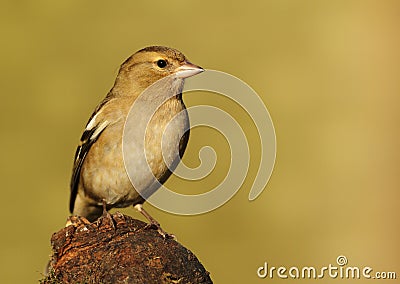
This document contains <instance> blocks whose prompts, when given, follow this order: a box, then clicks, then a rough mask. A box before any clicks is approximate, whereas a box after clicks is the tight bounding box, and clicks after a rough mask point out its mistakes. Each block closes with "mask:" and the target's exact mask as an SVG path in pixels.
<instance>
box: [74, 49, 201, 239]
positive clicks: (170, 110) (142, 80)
mask: <svg viewBox="0 0 400 284" xmlns="http://www.w3.org/2000/svg"><path fill="white" fill-rule="evenodd" d="M202 71H204V70H203V69H202V68H201V67H199V66H196V65H194V64H192V63H190V62H189V61H188V60H187V59H186V57H185V56H184V55H183V54H182V53H181V52H179V51H178V50H175V49H172V48H168V47H163V46H150V47H146V48H144V49H141V50H139V51H138V52H136V53H135V54H133V55H132V56H131V57H129V58H128V59H127V60H126V61H125V62H124V63H123V64H122V65H121V67H120V69H119V72H118V75H117V77H116V80H115V83H114V86H113V87H112V89H111V90H110V91H109V93H108V94H107V96H106V97H105V98H104V99H103V101H102V102H100V104H99V105H98V106H97V107H96V109H95V111H94V112H93V114H92V116H91V117H90V119H89V121H88V123H87V125H86V129H85V130H84V132H83V135H82V138H81V141H80V143H79V145H78V148H77V150H76V154H75V162H74V166H73V173H72V178H71V198H70V211H71V213H72V214H73V215H78V216H83V217H85V218H87V219H88V220H89V221H90V222H93V221H95V220H96V219H97V218H98V217H100V216H101V215H102V213H103V209H104V210H109V209H111V208H114V207H127V206H130V205H133V206H134V207H135V208H136V209H137V210H138V211H139V212H141V213H142V214H143V215H144V216H145V217H146V218H147V219H148V220H149V222H150V223H151V224H154V225H156V226H157V228H158V229H159V232H160V233H161V234H163V235H165V232H164V231H163V230H162V229H161V227H160V225H159V224H158V222H156V220H154V219H153V218H152V217H151V216H150V215H149V214H148V213H147V212H146V211H145V210H144V209H143V207H142V205H143V202H144V201H145V198H143V197H142V196H141V195H140V194H139V193H138V192H137V190H136V189H135V187H134V186H133V185H132V183H131V181H130V180H129V177H128V175H127V172H126V169H125V165H124V156H123V152H122V144H123V142H122V139H123V131H124V125H125V122H126V119H127V116H128V113H129V110H130V108H131V106H132V105H133V103H134V102H135V100H136V99H137V98H138V97H139V96H140V95H141V94H142V92H143V91H144V90H146V89H147V88H148V87H149V86H150V85H152V84H153V83H155V82H157V81H158V80H160V79H163V78H166V77H167V76H168V78H171V80H169V81H167V82H168V84H165V85H163V88H165V89H164V90H163V91H164V92H165V91H166V92H167V93H168V92H175V94H178V95H174V96H172V97H171V98H170V99H168V101H166V102H165V103H164V104H162V105H161V106H160V107H159V108H158V109H157V111H156V112H155V114H154V117H153V118H152V119H151V120H150V123H149V124H148V125H147V128H146V140H145V144H146V145H145V147H146V152H149V153H150V154H151V155H150V161H149V166H150V168H151V171H152V174H153V175H154V177H156V178H157V179H158V181H159V182H160V183H163V182H165V181H166V180H167V179H168V177H169V176H170V175H171V171H170V170H169V169H168V166H167V165H166V164H165V161H164V160H163V153H162V150H161V140H162V133H163V132H164V130H165V128H166V126H167V124H168V123H169V122H170V120H171V119H172V118H173V117H174V116H175V115H176V114H178V113H179V112H181V111H184V113H185V115H181V116H179V118H178V120H179V121H178V124H176V125H177V126H176V127H175V128H174V129H173V130H172V132H173V133H172V134H173V135H170V136H168V137H167V139H175V140H176V139H180V141H171V142H173V143H171V145H173V144H174V143H175V142H178V144H179V154H180V155H182V154H183V152H184V150H185V148H186V144H187V141H188V138H189V131H186V129H188V128H187V127H188V125H189V119H188V116H187V113H186V111H185V110H186V108H185V105H184V103H183V101H182V95H181V92H182V89H183V84H184V79H185V78H187V77H190V76H193V75H195V74H198V73H200V72H202ZM130 123H132V122H130ZM130 127H136V126H135V125H130ZM164 139H165V138H164ZM130 143H133V145H130V146H132V147H135V141H131V142H130ZM175 144H176V143H175ZM167 151H170V154H171V155H175V156H174V160H177V161H179V155H178V154H177V153H178V151H176V149H172V148H170V149H168V148H167ZM147 156H148V155H147ZM125 158H126V157H125ZM128 158H129V159H135V156H134V155H129V156H128ZM136 172H139V173H140V172H141V168H139V169H136ZM137 178H138V179H145V178H148V177H146V176H143V177H141V176H140V175H139V176H138V177H137ZM154 190H155V189H154ZM154 190H153V191H154ZM153 191H152V192H153ZM152 192H150V194H151V193H152ZM148 195H149V194H148Z"/></svg>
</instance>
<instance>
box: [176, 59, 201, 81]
mask: <svg viewBox="0 0 400 284" xmlns="http://www.w3.org/2000/svg"><path fill="white" fill-rule="evenodd" d="M203 71H204V69H203V68H201V67H200V66H197V65H194V64H192V63H190V62H185V64H184V65H182V66H179V67H178V68H176V69H175V75H176V76H177V77H178V78H182V79H184V78H188V77H191V76H194V75H196V74H199V73H201V72H203Z"/></svg>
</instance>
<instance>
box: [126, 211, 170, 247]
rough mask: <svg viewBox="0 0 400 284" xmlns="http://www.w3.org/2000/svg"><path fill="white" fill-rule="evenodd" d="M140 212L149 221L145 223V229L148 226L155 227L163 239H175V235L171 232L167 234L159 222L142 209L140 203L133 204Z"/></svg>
mask: <svg viewBox="0 0 400 284" xmlns="http://www.w3.org/2000/svg"><path fill="white" fill-rule="evenodd" d="M134 207H135V208H136V209H137V210H138V211H139V212H140V213H142V214H143V216H144V217H146V219H147V220H148V221H149V224H147V225H146V227H145V229H148V228H155V229H157V231H158V233H159V234H160V235H161V236H162V237H163V238H164V239H175V240H176V237H175V236H174V235H173V234H168V233H167V232H166V231H164V230H163V229H162V228H161V226H160V223H158V222H157V221H156V219H154V218H153V217H151V215H150V214H149V213H147V211H146V210H144V208H143V205H142V204H136V205H135V206H134Z"/></svg>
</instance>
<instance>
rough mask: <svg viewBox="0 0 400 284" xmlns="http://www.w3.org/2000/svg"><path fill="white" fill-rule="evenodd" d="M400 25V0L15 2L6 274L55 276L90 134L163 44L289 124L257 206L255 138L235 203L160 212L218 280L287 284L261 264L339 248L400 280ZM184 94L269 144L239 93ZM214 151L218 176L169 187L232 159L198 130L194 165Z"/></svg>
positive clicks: (6, 132) (1, 24) (7, 103)
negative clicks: (139, 63)
mask: <svg viewBox="0 0 400 284" xmlns="http://www.w3.org/2000/svg"><path fill="white" fill-rule="evenodd" d="M399 26H400V2H399V1H368V0H365V1H344V0H339V1H317V0H315V1H294V0H293V1H289V0H286V1H285V0H275V1H258V2H256V1H240V2H239V1H237V2H222V1H219V2H217V1H151V2H147V3H139V2H138V3H136V2H135V1H126V0H125V1H113V2H111V1H93V0H86V1H77V0H68V1H65V0H60V1H49V0H48V1H44V0H37V1H2V3H1V9H0V30H1V37H2V40H1V47H0V49H1V53H0V62H1V64H0V82H1V111H0V123H1V139H0V149H1V156H2V157H1V197H2V198H1V212H2V216H3V217H2V226H1V237H0V238H1V239H0V252H1V259H0V267H1V268H0V278H1V279H0V282H1V283H35V281H37V280H38V279H39V278H41V277H42V275H41V273H42V271H43V269H44V266H45V264H46V262H47V260H48V256H49V254H50V237H51V235H52V233H53V232H55V231H57V230H59V229H60V228H62V227H63V226H64V224H65V220H66V218H67V216H68V199H69V188H68V184H69V179H70V174H71V169H72V161H73V155H74V151H75V147H76V145H77V142H78V140H79V138H80V135H81V131H82V130H83V127H84V125H85V123H86V121H87V119H88V118H89V116H90V114H91V112H92V110H93V109H94V107H95V106H96V105H97V103H98V102H99V101H100V100H101V99H102V98H103V97H104V96H105V94H106V93H107V92H108V90H109V89H110V87H111V86H112V84H113V81H114V78H115V75H116V72H117V70H118V66H119V64H120V63H121V62H123V61H124V60H125V59H126V58H127V57H128V56H129V55H131V54H132V53H133V52H135V51H136V50H138V49H140V48H142V47H145V46H148V45H153V44H160V45H166V46H171V47H175V48H177V49H179V50H181V51H182V52H184V53H185V55H187V57H188V58H189V59H190V60H191V61H192V62H193V63H196V64H199V65H201V66H202V67H204V68H208V69H216V70H221V71H224V72H227V73H230V74H232V75H235V76H237V77H239V78H241V79H242V80H243V81H245V82H247V83H248V84H249V85H250V86H252V87H253V88H254V90H255V91H256V92H257V93H258V94H259V95H260V96H261V97H262V99H263V101H264V102H265V104H266V105H267V107H268V110H269V112H270V114H271V116H272V119H273V122H274V125H275V130H276V135H277V149H278V151H277V160H276V165H275V169H274V173H273V175H272V177H271V179H270V182H269V183H268V185H267V187H266V190H265V191H264V192H263V193H262V195H261V196H260V197H259V198H258V199H256V200H255V201H253V202H249V201H248V200H247V195H248V192H249V190H250V186H251V184H252V180H253V179H254V176H255V170H256V167H257V163H258V161H259V159H260V158H259V157H258V158H257V153H258V152H257V151H258V150H259V149H258V150H257V147H256V146H254V149H255V150H254V151H253V152H252V154H254V158H253V157H252V159H254V160H253V161H252V166H251V168H250V173H249V176H248V178H247V179H246V181H245V183H244V185H243V187H242V188H241V190H240V191H239V193H238V194H236V195H235V196H234V198H233V199H232V200H231V201H229V202H228V203H227V204H226V205H224V206H222V207H221V208H219V209H217V210H214V211H213V212H210V213H207V214H203V215H199V216H177V215H172V214H168V213H164V212H162V211H159V210H158V209H155V208H152V207H151V206H150V205H145V208H147V209H148V210H149V211H150V212H151V213H152V214H153V215H154V216H155V218H156V219H157V220H159V221H160V223H161V224H162V225H163V227H164V228H165V229H166V230H167V231H169V232H171V233H174V234H175V235H176V236H177V238H178V240H179V241H180V242H181V243H182V244H183V245H185V246H186V247H188V248H189V249H191V250H192V251H193V252H194V253H195V254H196V255H197V256H198V258H199V259H200V260H201V261H202V263H203V264H204V266H205V267H206V269H207V270H208V271H210V273H211V277H212V279H213V280H214V281H215V283H268V282H269V283H270V282H271V281H274V283H275V282H278V283H280V282H283V281H284V280H279V279H276V278H274V279H272V280H271V279H268V278H267V279H259V278H258V277H257V275H256V270H257V268H258V267H259V266H261V265H262V264H263V263H264V261H267V262H268V263H269V265H271V266H281V265H282V266H286V267H291V266H299V267H301V266H305V265H312V266H316V267H321V266H325V265H328V264H333V265H335V264H336V257H337V256H339V255H345V256H346V257H347V258H348V260H349V264H348V265H350V266H359V267H363V266H370V267H372V268H373V269H374V271H396V270H397V271H396V272H397V274H399V273H400V270H399V267H400V265H399V264H400V256H399V255H400V254H399V251H400V245H399V241H398V240H399V239H400V227H399V225H400V223H399V197H400V193H399V188H400V175H399V164H400V151H399V145H400V143H399V142H400V141H399V140H400V139H399V138H400V134H399V122H400V112H399V105H400V80H399V78H400V72H399V71H400V64H399V63H400V62H399V61H400V60H399V57H400V56H399V55H400V52H399V50H400V44H399V43H400V39H399ZM184 98H185V101H186V102H187V104H188V105H196V104H208V103H209V104H213V105H219V106H220V107H221V108H223V109H225V110H227V111H228V112H229V110H231V111H232V110H233V111H232V112H233V113H232V115H235V116H236V118H237V120H238V121H240V122H241V123H242V124H243V125H244V126H246V125H249V129H247V130H246V133H247V134H248V137H249V141H253V140H254V139H253V138H254V137H255V136H254V135H255V131H254V129H253V128H252V126H251V123H246V121H249V118H248V117H246V115H245V114H244V113H243V112H240V111H236V109H239V108H238V107H237V106H236V105H233V104H232V103H231V102H230V101H228V100H223V99H221V98H220V97H216V96H212V95H211V94H206V95H204V96H192V95H191V96H189V95H187V96H184ZM244 128H246V127H244ZM251 143H255V142H254V141H253V142H251ZM205 145H213V146H214V148H215V149H216V151H217V154H218V151H222V152H221V153H222V154H220V155H219V157H218V165H217V168H216V173H215V174H213V176H211V177H209V178H208V179H205V180H202V181H200V182H198V183H194V182H192V183H184V182H183V181H181V180H179V179H178V178H174V177H173V178H171V180H169V181H168V186H169V187H172V188H174V189H176V191H178V192H185V193H190V192H195V191H196V190H201V189H207V188H208V187H209V188H212V186H213V185H214V184H218V183H219V181H221V179H222V178H223V176H224V174H225V173H226V170H227V168H228V167H229V159H230V157H229V155H225V153H229V152H228V150H227V147H228V144H227V142H226V141H225V140H224V139H223V137H222V136H221V135H219V134H218V133H216V132H215V131H212V130H210V129H207V128H204V129H201V128H199V129H197V130H196V131H193V135H192V137H191V140H190V144H189V148H188V149H187V154H186V155H185V161H186V162H187V163H188V165H192V166H196V165H197V164H196V163H198V158H197V156H198V149H199V147H202V146H205ZM255 145H256V144H255ZM233 158H234V157H233ZM257 159H258V160H257ZM191 189H193V190H192V191H190V190H191ZM123 212H124V213H127V214H129V215H131V216H134V217H136V218H141V216H139V214H137V213H136V212H135V211H134V209H131V208H129V209H125V210H123ZM297 281H298V282H302V283H309V282H310V280H297ZM321 281H323V283H337V282H338V281H339V280H338V279H335V280H333V279H329V278H327V277H325V279H324V280H321ZM361 281H362V280H361ZM354 282H355V283H360V280H358V281H356V280H355V281H354ZM389 282H390V283H394V282H395V281H388V283H389Z"/></svg>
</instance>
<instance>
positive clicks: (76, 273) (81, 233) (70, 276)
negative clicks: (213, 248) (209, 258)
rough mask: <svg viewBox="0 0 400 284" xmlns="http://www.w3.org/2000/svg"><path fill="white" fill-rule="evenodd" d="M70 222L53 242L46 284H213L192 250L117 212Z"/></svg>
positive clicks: (74, 219)
mask: <svg viewBox="0 0 400 284" xmlns="http://www.w3.org/2000/svg"><path fill="white" fill-rule="evenodd" d="M70 222H71V223H72V224H71V225H70V226H68V227H65V228H63V229H61V230H60V231H59V232H57V233H54V234H53V236H52V238H51V244H52V249H53V255H52V259H51V261H50V264H49V274H48V275H47V276H46V278H45V279H43V280H42V281H41V282H42V283H180V284H183V283H192V284H194V283H212V281H211V279H210V276H209V273H208V272H207V271H206V270H205V268H204V267H203V266H202V264H201V263H200V262H199V260H198V259H197V258H196V256H195V255H194V254H193V253H192V252H191V251H189V250H188V249H186V248H185V247H183V246H182V245H181V244H179V243H178V242H176V241H175V240H173V239H171V238H163V237H162V236H161V235H160V234H159V233H158V231H157V229H154V228H152V227H149V226H148V225H147V224H146V223H144V222H142V221H139V220H135V219H133V218H131V217H129V216H126V215H122V214H121V213H116V214H113V215H110V214H106V215H104V216H102V217H101V218H99V219H98V220H97V221H96V222H94V223H90V222H88V221H87V220H86V219H85V218H80V217H70Z"/></svg>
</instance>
